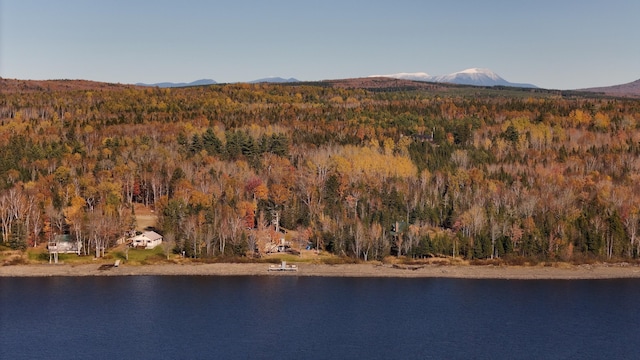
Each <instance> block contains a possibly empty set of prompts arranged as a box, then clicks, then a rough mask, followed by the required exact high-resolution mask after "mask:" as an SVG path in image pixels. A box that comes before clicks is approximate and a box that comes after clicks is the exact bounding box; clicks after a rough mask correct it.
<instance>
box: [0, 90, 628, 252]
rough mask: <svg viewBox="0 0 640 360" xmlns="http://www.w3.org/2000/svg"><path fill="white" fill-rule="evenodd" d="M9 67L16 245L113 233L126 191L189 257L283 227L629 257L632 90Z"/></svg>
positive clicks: (2, 220) (457, 246)
mask: <svg viewBox="0 0 640 360" xmlns="http://www.w3.org/2000/svg"><path fill="white" fill-rule="evenodd" d="M6 82H7V80H3V84H5V83H6ZM20 84H22V85H20ZM24 84H27V85H28V82H27V83H25V82H21V83H18V84H17V85H16V84H14V86H12V87H10V91H9V90H6V89H5V91H2V92H0V189H1V190H0V225H1V228H0V230H1V233H0V236H1V242H2V243H3V244H5V245H7V246H11V247H14V248H25V247H27V246H33V245H37V244H39V243H41V242H43V241H47V239H49V238H50V237H51V236H52V235H54V234H62V233H67V234H69V235H71V236H72V237H73V238H75V239H78V240H79V241H82V242H83V244H84V249H85V251H86V252H87V253H92V252H93V251H95V248H100V247H109V246H113V245H114V244H115V242H116V240H117V239H118V238H121V237H123V236H125V235H126V234H127V233H128V232H130V231H131V230H132V229H134V228H135V213H134V211H133V205H134V204H136V203H138V204H144V205H146V206H149V207H151V208H153V209H154V210H155V213H156V214H158V216H159V223H158V229H157V230H158V231H159V232H162V233H165V234H171V237H172V238H174V239H175V245H176V249H175V250H176V251H180V252H183V251H184V252H185V254H186V255H188V256H191V257H215V256H226V255H247V254H250V255H253V254H255V253H256V249H257V251H258V252H259V251H260V250H261V248H260V246H261V244H264V243H266V242H270V241H278V240H279V238H280V237H284V232H289V234H290V235H289V236H293V237H294V238H293V239H291V240H293V242H294V243H295V244H297V246H300V247H304V246H307V245H311V246H312V247H314V248H319V249H322V250H327V251H330V252H333V253H335V254H338V255H342V256H349V257H353V258H359V259H363V260H370V259H382V258H384V257H385V256H389V255H396V256H408V257H432V256H456V257H464V258H468V259H485V258H496V257H501V258H505V257H507V258H508V257H511V258H516V257H518V258H532V259H544V260H573V261H587V260H590V259H601V260H609V259H611V260H620V259H635V258H638V256H639V255H640V241H638V231H639V225H640V223H639V221H640V185H638V184H640V182H639V180H640V179H639V170H640V160H639V159H640V157H639V155H640V130H639V127H640V101H638V100H633V99H615V98H603V97H595V96H591V97H584V96H582V95H581V94H562V93H558V92H544V91H536V92H525V91H516V90H509V89H502V90H501V89H475V88H466V87H462V88H451V89H448V88H442V86H439V87H437V88H429V87H416V88H397V89H395V88H393V89H389V88H386V89H385V88H384V87H382V88H378V87H377V88H374V89H370V90H366V89H362V88H346V87H339V86H332V84H330V83H317V84H298V85H293V84H287V85H268V84H256V85H249V84H233V85H214V86H206V87H192V88H182V89H159V88H138V87H128V86H97V85H95V84H93V85H92V86H91V87H82V84H80V85H77V84H76V86H69V88H67V87H64V86H54V85H55V83H51V84H49V85H48V84H47V82H39V83H38V84H36V85H34V84H31V85H32V86H27V85H24ZM7 89H9V87H7ZM400 224H402V225H400ZM291 234H293V235H291Z"/></svg>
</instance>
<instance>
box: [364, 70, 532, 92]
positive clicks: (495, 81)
mask: <svg viewBox="0 0 640 360" xmlns="http://www.w3.org/2000/svg"><path fill="white" fill-rule="evenodd" d="M371 77H389V78H393V79H403V80H414V81H427V82H437V83H450V84H459V85H474V86H511V87H520V88H537V86H535V85H532V84H521V83H512V82H509V81H507V80H505V79H503V78H501V77H500V76H499V75H498V74H496V73H494V72H493V71H491V70H489V69H480V68H471V69H466V70H462V71H459V72H455V73H452V74H448V75H440V76H432V75H429V74H427V73H424V72H419V73H398V74H389V75H371Z"/></svg>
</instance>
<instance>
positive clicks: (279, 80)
mask: <svg viewBox="0 0 640 360" xmlns="http://www.w3.org/2000/svg"><path fill="white" fill-rule="evenodd" d="M296 82H300V80H298V79H296V78H288V79H285V78H281V77H277V76H271V77H266V78H262V79H258V80H253V81H249V83H250V84H258V83H296Z"/></svg>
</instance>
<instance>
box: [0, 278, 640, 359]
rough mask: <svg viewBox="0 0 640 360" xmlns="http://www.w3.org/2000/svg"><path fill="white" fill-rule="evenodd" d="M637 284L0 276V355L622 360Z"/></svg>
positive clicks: (639, 290)
mask: <svg viewBox="0 0 640 360" xmlns="http://www.w3.org/2000/svg"><path fill="white" fill-rule="evenodd" d="M638 340H640V280H639V279H624V280H571V281H565V280H562V281H556V280H523V281H520V280H518V281H514V280H459V279H400V278H399V279H394V278H315V277H295V276H291V277H289V276H287V277H280V276H261V277H242V276H238V277H214V276H176V277H169V276H133V277H79V278H73V277H52V278H0V359H116V358H124V359H514V358H518V359H602V358H611V359H614V358H615V359H623V358H624V359H630V358H638V357H639V356H640V354H639V352H638V350H637V347H638V345H637V343H638Z"/></svg>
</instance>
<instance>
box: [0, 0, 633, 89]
mask: <svg viewBox="0 0 640 360" xmlns="http://www.w3.org/2000/svg"><path fill="white" fill-rule="evenodd" d="M471 67H481V68H489V69H491V70H493V71H494V72H496V73H498V74H499V75H501V76H502V77H503V78H505V79H506V80H508V81H511V82H528V83H533V84H536V85H538V86H541V87H545V88H555V89H574V88H582V87H592V86H605V85H613V84H620V83H626V82H630V81H634V80H637V79H639V78H640V1H638V0H599V1H596V0H536V1H530V0H484V1H482V0H433V1H428V0H393V1H391V0H390V1H377V0H368V1H367V0H361V1H358V0H322V1H319V0H314V1H305V0H263V1H248V0H233V1H216V0H210V1H205V0H180V1H178V0H154V1H152V0H95V1H90V0H60V1H54V0H0V76H1V77H4V78H18V79H88V80H97V81H107V82H120V83H136V82H146V83H155V82H162V81H172V82H189V81H193V80H197V79H202V78H210V79H214V80H216V81H218V82H236V81H250V80H254V79H258V78H263V77H267V76H281V77H295V78H297V79H300V80H322V79H338V78H347V77H360V76H368V75H373V74H391V73H397V72H426V73H429V74H430V75H443V74H447V73H451V72H456V71H460V70H464V69H466V68H471Z"/></svg>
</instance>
